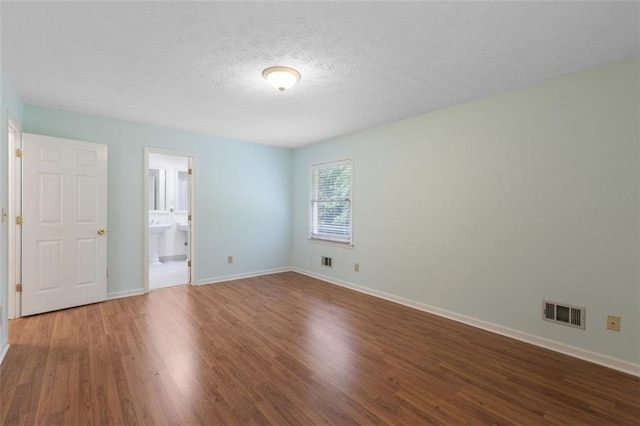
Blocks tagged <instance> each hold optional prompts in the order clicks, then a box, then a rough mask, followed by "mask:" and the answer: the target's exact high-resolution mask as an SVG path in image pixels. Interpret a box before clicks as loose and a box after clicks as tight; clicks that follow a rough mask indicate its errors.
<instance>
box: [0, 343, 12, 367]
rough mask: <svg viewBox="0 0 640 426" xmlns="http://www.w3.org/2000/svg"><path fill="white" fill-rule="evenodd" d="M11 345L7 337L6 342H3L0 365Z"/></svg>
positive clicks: (0, 351)
mask: <svg viewBox="0 0 640 426" xmlns="http://www.w3.org/2000/svg"><path fill="white" fill-rule="evenodd" d="M9 346H10V345H9V341H8V339H5V340H4V342H2V347H1V348H0V365H1V364H2V361H3V360H4V356H5V355H6V354H7V352H9Z"/></svg>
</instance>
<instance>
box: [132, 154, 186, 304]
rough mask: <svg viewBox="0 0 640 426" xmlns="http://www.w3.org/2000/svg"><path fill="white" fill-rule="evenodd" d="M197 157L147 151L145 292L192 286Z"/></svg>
mask: <svg viewBox="0 0 640 426" xmlns="http://www.w3.org/2000/svg"><path fill="white" fill-rule="evenodd" d="M193 163H194V158H193V156H192V155H191V154H188V153H181V152H176V151H167V150H162V149H155V148H145V179H144V180H145V197H144V198H145V211H146V214H145V223H146V227H145V229H146V233H145V243H146V244H145V258H146V260H147V261H146V268H145V271H146V273H145V290H146V291H148V290H159V289H163V288H167V287H174V286H178V285H184V284H191V282H192V277H193V275H194V272H193V271H194V267H195V262H194V256H193V254H194V253H193V252H194V250H193V229H194V216H193V210H194V209H193V206H194V205H195V204H194V203H195V200H194V196H193V194H194V190H193V187H194V164H193Z"/></svg>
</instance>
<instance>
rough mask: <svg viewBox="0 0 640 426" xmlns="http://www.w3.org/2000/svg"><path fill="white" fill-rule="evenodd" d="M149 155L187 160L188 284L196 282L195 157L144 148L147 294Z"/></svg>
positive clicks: (146, 272) (146, 279)
mask: <svg viewBox="0 0 640 426" xmlns="http://www.w3.org/2000/svg"><path fill="white" fill-rule="evenodd" d="M149 154H162V155H174V156H176V157H186V158H187V159H188V160H189V167H190V168H191V177H190V179H189V211H188V213H187V214H190V215H191V227H190V229H189V239H188V240H189V252H188V253H187V256H188V259H187V260H190V261H191V272H190V276H189V284H191V285H194V284H195V282H196V276H197V275H196V267H197V265H198V262H196V219H197V215H196V214H195V211H196V157H195V155H194V154H192V153H190V152H184V151H172V150H168V149H161V148H152V147H148V146H145V147H144V169H143V173H144V187H143V188H144V196H143V197H142V199H143V202H144V211H143V215H142V216H143V223H142V229H144V244H143V250H144V251H143V257H142V259H143V260H144V272H143V273H144V275H143V276H144V292H145V293H148V292H149Z"/></svg>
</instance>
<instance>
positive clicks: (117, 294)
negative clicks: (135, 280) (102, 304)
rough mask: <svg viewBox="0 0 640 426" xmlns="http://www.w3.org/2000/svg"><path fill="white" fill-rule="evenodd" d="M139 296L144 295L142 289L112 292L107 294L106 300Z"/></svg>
mask: <svg viewBox="0 0 640 426" xmlns="http://www.w3.org/2000/svg"><path fill="white" fill-rule="evenodd" d="M141 294H144V289H142V288H136V289H134V290H122V291H114V292H112V293H107V300H113V299H121V298H123V297H130V296H140V295H141Z"/></svg>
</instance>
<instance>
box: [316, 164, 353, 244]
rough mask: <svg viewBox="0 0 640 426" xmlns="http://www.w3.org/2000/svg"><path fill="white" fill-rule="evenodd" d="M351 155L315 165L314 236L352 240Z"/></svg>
mask: <svg viewBox="0 0 640 426" xmlns="http://www.w3.org/2000/svg"><path fill="white" fill-rule="evenodd" d="M351 171H352V168H351V159H348V160H341V161H334V162H331V163H323V164H314V165H312V166H311V238H312V239H317V240H326V241H334V242H338V243H345V244H351V234H352V232H351V229H352V228H351V209H352V205H351V182H352V179H351V178H352V173H351Z"/></svg>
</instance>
